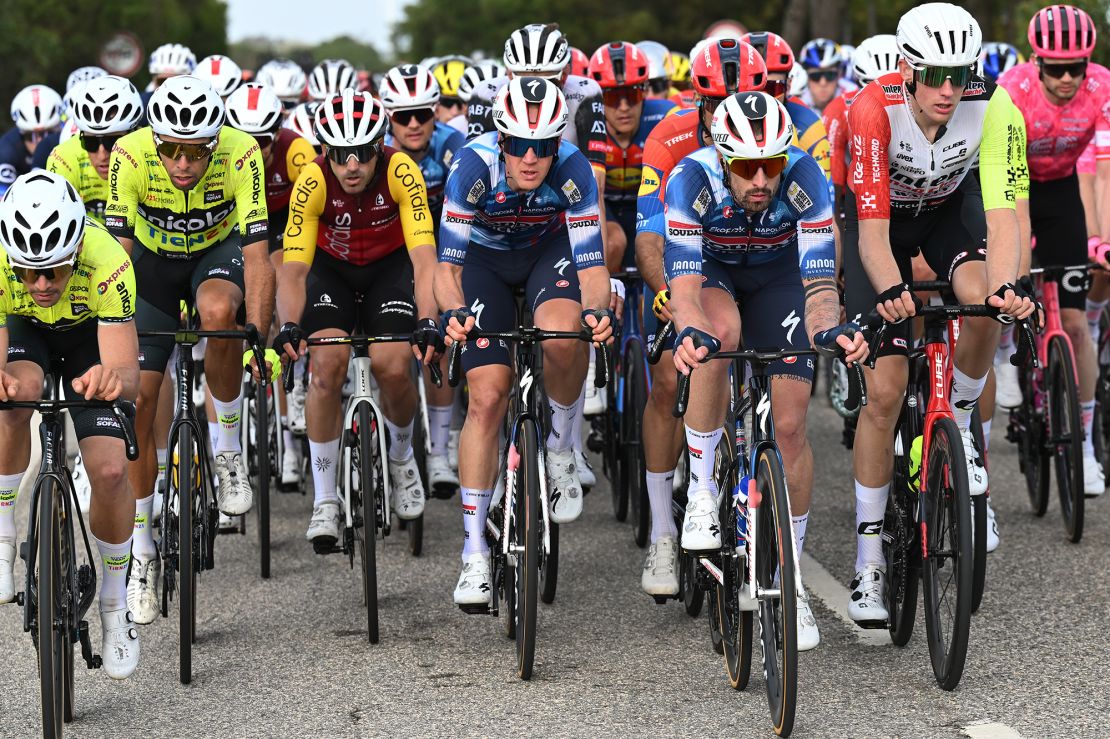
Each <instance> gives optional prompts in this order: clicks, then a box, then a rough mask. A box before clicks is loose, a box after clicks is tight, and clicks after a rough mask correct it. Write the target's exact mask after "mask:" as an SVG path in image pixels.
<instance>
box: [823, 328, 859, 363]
mask: <svg viewBox="0 0 1110 739" xmlns="http://www.w3.org/2000/svg"><path fill="white" fill-rule="evenodd" d="M813 348H814V349H816V350H817V351H819V352H821V353H822V354H831V355H833V356H840V357H842V358H843V359H844V361H845V362H846V363H847V364H848V365H852V364H855V363H856V362H862V361H863V360H865V359H867V355H868V353H869V351H870V348H869V347H868V345H867V340H866V339H865V338H864V335H863V332H862V331H860V328H859V326H857V325H856V324H854V323H844V324H841V325H839V326H834V327H832V328H830V329H825V330H824V331H819V332H817V333H816V334H814V336H813Z"/></svg>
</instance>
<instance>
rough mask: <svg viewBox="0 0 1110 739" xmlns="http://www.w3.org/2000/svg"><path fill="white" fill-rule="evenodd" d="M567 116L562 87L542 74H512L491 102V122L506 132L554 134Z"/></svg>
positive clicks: (525, 135) (524, 136)
mask: <svg viewBox="0 0 1110 739" xmlns="http://www.w3.org/2000/svg"><path fill="white" fill-rule="evenodd" d="M569 120H570V114H569V113H568V111H567V101H566V98H564V97H563V91H562V90H560V89H559V86H558V85H556V84H555V83H554V82H551V81H549V80H546V79H544V78H542V77H513V78H512V79H511V80H509V84H507V85H505V86H504V87H502V88H501V89H500V90H499V91H498V93H497V99H496V100H495V101H494V103H493V125H495V126H496V127H497V130H498V131H500V132H501V133H503V134H505V135H507V136H515V137H517V138H521V139H532V140H539V139H552V138H556V137H558V136H562V135H563V131H564V130H565V129H566V127H567V121H569Z"/></svg>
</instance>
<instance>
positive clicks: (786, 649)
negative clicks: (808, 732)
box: [755, 448, 798, 736]
mask: <svg viewBox="0 0 1110 739" xmlns="http://www.w3.org/2000/svg"><path fill="white" fill-rule="evenodd" d="M755 480H756V487H757V489H758V490H759V492H760V493H761V498H762V500H761V502H760V504H759V508H758V509H757V513H756V518H757V524H756V532H755V536H756V540H755V576H756V582H757V584H758V590H759V591H762V592H766V591H772V592H773V591H774V590H778V595H777V596H776V595H770V596H768V595H763V596H760V599H759V632H760V633H759V636H760V641H761V643H762V646H763V674H764V676H765V677H766V678H767V704H768V706H769V707H770V709H771V723H772V726H773V727H774V730H775V733H776V734H778V735H779V736H789V735H790V732H791V731H793V729H794V712H795V710H796V708H797V703H798V600H797V572H796V570H795V566H796V562H795V559H794V541H793V536H794V534H793V527H792V524H791V521H790V500H789V497H788V496H787V492H786V474H785V473H784V472H783V469H782V462H781V461H780V460H779V456H778V453H777V451H776V450H775V449H773V448H764V449H761V450H760V452H759V455H758V457H756V463H755ZM776 582H777V587H776ZM757 595H758V593H757Z"/></svg>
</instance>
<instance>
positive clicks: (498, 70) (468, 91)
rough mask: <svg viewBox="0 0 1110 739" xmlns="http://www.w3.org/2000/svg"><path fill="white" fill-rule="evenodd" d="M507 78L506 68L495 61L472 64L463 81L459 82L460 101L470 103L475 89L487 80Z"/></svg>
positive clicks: (464, 73) (464, 74)
mask: <svg viewBox="0 0 1110 739" xmlns="http://www.w3.org/2000/svg"><path fill="white" fill-rule="evenodd" d="M504 76H505V68H504V67H502V66H501V65H500V64H498V63H497V62H495V61H489V60H487V61H484V62H479V63H477V64H472V65H470V66H469V67H467V68H466V71H465V72H463V76H462V79H461V80H459V99H461V100H462V101H463V102H464V103H468V102H470V97H471V96H472V95H473V94H474V88H475V87H477V86H478V85H480V84H481V83H483V82H486V81H487V80H492V79H497V78H498V77H504Z"/></svg>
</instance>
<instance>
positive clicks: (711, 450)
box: [686, 426, 721, 497]
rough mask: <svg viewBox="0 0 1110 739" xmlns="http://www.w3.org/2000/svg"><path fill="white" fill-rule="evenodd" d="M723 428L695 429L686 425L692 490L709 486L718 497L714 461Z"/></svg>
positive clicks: (714, 495)
mask: <svg viewBox="0 0 1110 739" xmlns="http://www.w3.org/2000/svg"><path fill="white" fill-rule="evenodd" d="M720 440H721V429H719V428H718V429H713V430H712V431H694V430H693V429H692V428H690V427H689V426H687V427H686V448H687V449H688V450H689V451H690V490H691V491H693V490H697V489H698V488H708V489H709V490H710V491H711V492H712V493H713V497H717V481H716V480H714V479H713V461H714V460H715V459H716V456H717V442H718V441H720Z"/></svg>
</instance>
